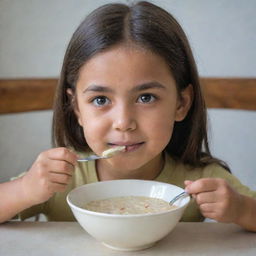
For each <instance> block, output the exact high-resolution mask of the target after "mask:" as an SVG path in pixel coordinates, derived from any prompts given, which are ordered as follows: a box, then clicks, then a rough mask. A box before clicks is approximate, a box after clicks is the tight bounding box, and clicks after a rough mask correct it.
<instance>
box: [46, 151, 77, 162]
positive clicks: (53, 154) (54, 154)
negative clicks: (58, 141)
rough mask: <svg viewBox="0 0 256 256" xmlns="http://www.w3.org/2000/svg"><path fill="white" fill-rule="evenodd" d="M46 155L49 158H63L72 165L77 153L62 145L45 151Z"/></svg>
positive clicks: (75, 160)
mask: <svg viewBox="0 0 256 256" xmlns="http://www.w3.org/2000/svg"><path fill="white" fill-rule="evenodd" d="M46 155H47V156H48V158H49V159H52V160H63V161H66V162H68V163H70V164H72V165H73V166H75V165H76V164H77V159H78V157H77V155H76V154H75V153H74V152H72V151H71V150H69V149H67V148H64V147H62V148H53V149H50V150H48V151H47V152H46Z"/></svg>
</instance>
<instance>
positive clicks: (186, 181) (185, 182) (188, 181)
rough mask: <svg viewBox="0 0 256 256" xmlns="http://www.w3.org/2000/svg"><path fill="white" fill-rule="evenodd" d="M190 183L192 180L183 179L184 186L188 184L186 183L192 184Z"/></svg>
mask: <svg viewBox="0 0 256 256" xmlns="http://www.w3.org/2000/svg"><path fill="white" fill-rule="evenodd" d="M192 183H193V181H192V180H185V181H184V184H185V186H188V185H190V184H192Z"/></svg>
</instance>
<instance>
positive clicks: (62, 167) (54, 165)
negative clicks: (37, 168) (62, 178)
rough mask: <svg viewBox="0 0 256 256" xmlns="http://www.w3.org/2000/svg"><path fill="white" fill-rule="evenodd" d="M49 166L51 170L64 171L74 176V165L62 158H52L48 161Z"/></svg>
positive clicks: (63, 172)
mask: <svg viewBox="0 0 256 256" xmlns="http://www.w3.org/2000/svg"><path fill="white" fill-rule="evenodd" d="M48 168H49V170H50V172H55V173H62V174H67V175H70V176H72V174H73V171H74V166H73V165H72V164H70V163H68V162H66V161H61V160H51V161H50V162H49V163H48Z"/></svg>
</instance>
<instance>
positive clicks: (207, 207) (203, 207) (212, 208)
mask: <svg viewBox="0 0 256 256" xmlns="http://www.w3.org/2000/svg"><path fill="white" fill-rule="evenodd" d="M217 207H218V206H217V204H216V203H204V204H200V205H199V209H200V211H201V212H202V213H212V212H216V208H217Z"/></svg>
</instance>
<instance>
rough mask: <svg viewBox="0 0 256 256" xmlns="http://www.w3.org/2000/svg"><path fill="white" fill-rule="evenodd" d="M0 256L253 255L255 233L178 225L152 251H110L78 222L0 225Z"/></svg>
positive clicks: (231, 226) (230, 226)
mask: <svg viewBox="0 0 256 256" xmlns="http://www.w3.org/2000/svg"><path fill="white" fill-rule="evenodd" d="M0 255H1V256H2V255H3V256H7V255H12V256H16V255H19V256H23V255H24V256H30V255H33V256H39V255H40V256H41V255H44V256H51V255H61V256H65V255H68V256H71V255H74V256H75V255H76V256H79V255H82V256H86V255H88V256H96V255H99V256H104V255H121V256H122V255H128V256H129V255H146V256H153V255H154V256H155V255H160V256H164V255H175V256H179V255H214V256H216V255H217V256H220V255H225V256H226V255H232V256H236V255H243V256H246V255H253V256H255V255H256V233H253V232H247V231H244V230H243V229H241V228H240V227H239V226H236V225H234V224H222V223H182V222H181V223H179V224H178V225H177V226H176V228H175V229H174V230H173V231H172V232H171V233H170V234H169V235H168V236H167V237H166V238H164V239H163V240H161V241H160V242H158V243H157V244H156V245H155V246H154V247H152V248H149V249H146V250H142V251H136V252H120V251H113V250H111V249H109V248H107V247H105V246H103V245H102V244H101V243H100V242H98V241H96V240H95V239H94V238H92V237H91V236H90V235H89V234H87V233H86V232H85V231H84V230H83V229H82V228H81V226H80V225H79V224H78V223H77V222H16V221H13V222H8V223H5V224H1V225H0Z"/></svg>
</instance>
